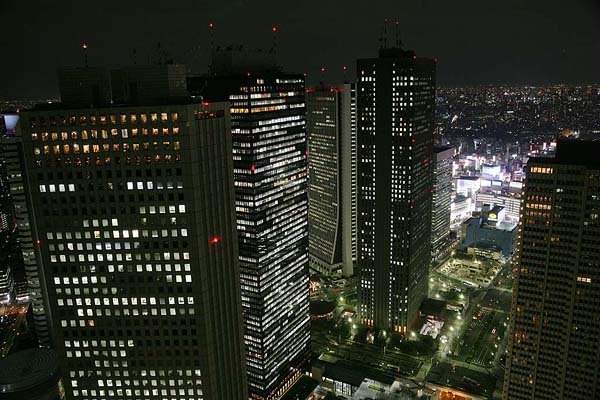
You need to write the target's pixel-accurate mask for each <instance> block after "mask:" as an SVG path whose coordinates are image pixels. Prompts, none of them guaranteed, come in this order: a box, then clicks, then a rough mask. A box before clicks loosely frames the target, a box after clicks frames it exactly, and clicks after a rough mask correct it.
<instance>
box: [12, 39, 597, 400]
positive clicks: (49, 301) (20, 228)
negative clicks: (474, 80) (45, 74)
mask: <svg viewBox="0 0 600 400" xmlns="http://www.w3.org/2000/svg"><path fill="white" fill-rule="evenodd" d="M211 29H212V27H211ZM273 32H275V30H274V31H273ZM385 44H386V45H385V46H384V45H382V46H380V48H379V51H378V54H377V55H376V56H374V57H370V58H361V59H358V60H357V62H356V77H355V79H348V80H346V81H342V82H320V83H314V84H313V83H310V82H309V83H307V78H306V76H305V74H303V73H298V72H297V71H296V72H287V71H284V70H283V68H281V67H280V66H279V65H278V64H277V62H276V61H275V57H274V51H273V49H271V51H250V50H247V49H240V48H213V49H212V55H213V59H212V63H211V65H210V67H209V69H208V71H207V72H194V73H192V72H190V71H189V70H188V68H187V67H186V66H185V65H181V64H175V63H171V62H163V63H157V64H152V65H137V64H135V65H128V66H124V67H122V68H119V69H113V70H110V71H109V70H108V69H107V68H105V67H102V66H93V67H92V66H88V65H87V57H86V58H85V60H86V61H85V63H86V64H85V65H84V66H78V67H65V68H61V69H60V71H59V72H58V82H59V90H60V99H40V100H36V101H20V100H0V110H2V111H1V112H0V136H1V139H0V150H1V152H0V228H1V232H0V398H6V399H17V398H19V399H32V400H38V399H39V400H49V399H51V400H55V399H68V400H73V399H82V400H83V399H94V400H100V399H102V400H105V399H127V400H133V399H136V400H139V399H144V400H145V399H148V400H158V399H161V400H162V399H171V400H175V399H177V400H192V399H193V400H196V399H205V400H212V399H223V400H225V399H227V400H230V399H231V400H238V399H239V400H242V399H243V400H246V399H252V400H267V399H268V400H271V399H284V400H307V399H310V400H335V399H338V400H339V399H352V400H360V399H382V400H409V399H423V400H450V399H453V400H461V399H466V400H479V399H505V400H526V399H527V400H531V399H536V400H538V399H540V400H545V399H548V400H550V399H594V398H600V369H599V368H598V365H599V360H600V340H599V337H600V336H599V334H598V332H600V296H599V293H600V264H599V263H600V240H599V239H598V238H600V217H599V215H600V161H598V160H599V158H598V156H597V155H598V154H600V141H599V140H598V138H600V117H599V114H598V112H599V110H600V85H586V86H582V85H579V86H575V85H548V86H479V87H445V86H440V85H438V84H437V83H436V69H437V60H435V59H432V58H427V57H421V56H417V54H416V53H415V52H413V51H412V50H407V49H406V48H405V47H404V46H403V45H402V43H401V41H400V39H399V38H398V37H397V39H396V43H395V44H393V45H392V44H388V43H387V42H386V43H385ZM86 48H87V46H86V47H84V48H83V50H84V51H85V50H86ZM3 396H6V397H3Z"/></svg>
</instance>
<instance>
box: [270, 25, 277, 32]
mask: <svg viewBox="0 0 600 400" xmlns="http://www.w3.org/2000/svg"><path fill="white" fill-rule="evenodd" d="M271 31H272V32H273V33H275V32H277V27H276V26H275V25H273V27H272V28H271Z"/></svg>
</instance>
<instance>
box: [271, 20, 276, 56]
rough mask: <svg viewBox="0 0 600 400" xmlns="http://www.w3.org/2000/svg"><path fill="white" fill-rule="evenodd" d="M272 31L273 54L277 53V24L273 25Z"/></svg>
mask: <svg viewBox="0 0 600 400" xmlns="http://www.w3.org/2000/svg"><path fill="white" fill-rule="evenodd" d="M271 32H273V48H272V52H273V54H275V55H276V54H277V26H276V25H273V26H272V27H271Z"/></svg>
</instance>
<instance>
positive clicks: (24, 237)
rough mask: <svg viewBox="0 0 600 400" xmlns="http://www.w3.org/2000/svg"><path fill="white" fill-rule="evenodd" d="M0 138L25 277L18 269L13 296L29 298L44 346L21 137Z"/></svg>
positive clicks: (45, 333)
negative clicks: (19, 275)
mask: <svg viewBox="0 0 600 400" xmlns="http://www.w3.org/2000/svg"><path fill="white" fill-rule="evenodd" d="M1 140H2V156H3V158H4V160H5V162H6V171H7V177H8V186H9V189H10V198H11V200H12V203H13V206H14V217H15V223H16V225H17V227H16V229H17V234H18V244H19V246H20V251H21V253H22V256H23V263H22V266H20V267H22V268H24V272H25V273H24V275H25V277H26V284H24V282H23V281H24V279H23V273H22V272H21V279H20V281H21V282H19V283H18V284H17V297H19V298H21V299H23V300H26V299H27V298H29V301H30V303H31V314H32V316H33V325H34V328H35V333H36V336H37V339H38V342H39V344H40V345H41V346H45V347H48V346H50V345H51V340H50V332H49V331H48V323H47V314H46V311H47V303H46V302H45V301H44V297H43V295H42V290H43V281H42V278H41V275H40V270H39V268H38V264H37V261H36V256H35V252H34V241H33V237H32V224H31V223H30V216H29V212H28V207H27V198H26V190H25V181H24V178H23V170H24V169H25V164H24V162H25V161H24V155H23V146H22V140H21V137H20V136H18V135H17V136H10V137H5V138H2V139H1ZM13 272H14V270H13ZM25 289H26V293H25Z"/></svg>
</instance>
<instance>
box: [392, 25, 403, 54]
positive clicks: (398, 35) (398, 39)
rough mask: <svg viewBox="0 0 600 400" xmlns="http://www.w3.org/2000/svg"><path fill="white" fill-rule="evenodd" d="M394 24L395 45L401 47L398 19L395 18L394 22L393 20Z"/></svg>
mask: <svg viewBox="0 0 600 400" xmlns="http://www.w3.org/2000/svg"><path fill="white" fill-rule="evenodd" d="M394 25H395V26H396V47H397V48H399V49H401V48H402V40H400V21H398V20H396V22H394Z"/></svg>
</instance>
